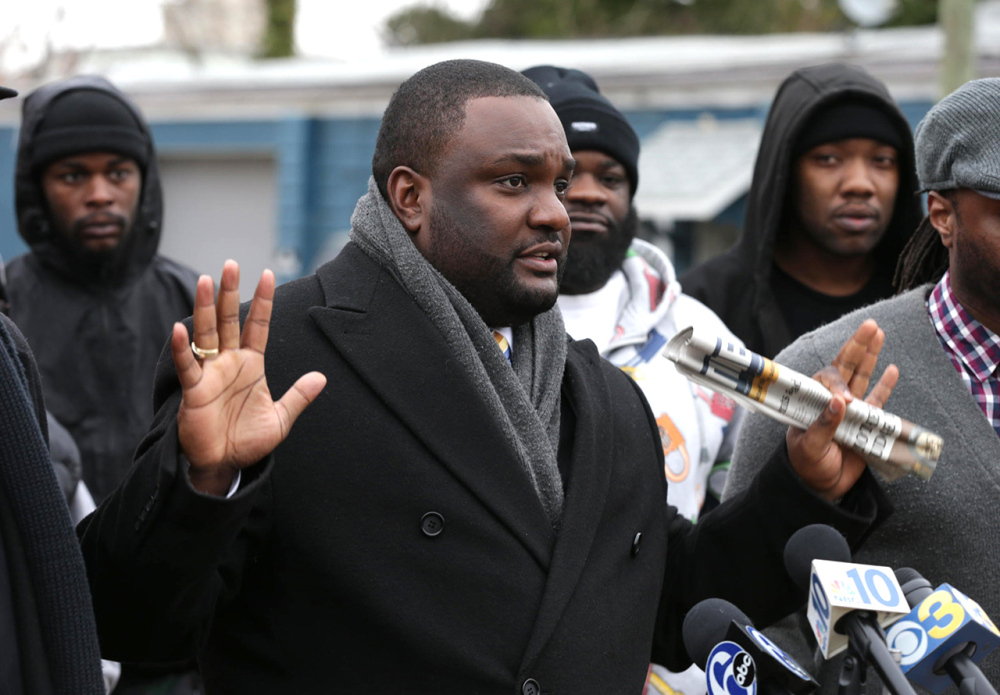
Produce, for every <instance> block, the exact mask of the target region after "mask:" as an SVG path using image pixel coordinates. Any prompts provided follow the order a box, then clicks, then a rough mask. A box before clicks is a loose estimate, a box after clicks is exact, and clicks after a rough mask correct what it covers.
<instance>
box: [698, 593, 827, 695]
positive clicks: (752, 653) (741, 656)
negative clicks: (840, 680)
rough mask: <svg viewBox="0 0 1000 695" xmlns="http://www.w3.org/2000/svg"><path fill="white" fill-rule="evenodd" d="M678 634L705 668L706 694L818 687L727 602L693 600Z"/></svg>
mask: <svg viewBox="0 0 1000 695" xmlns="http://www.w3.org/2000/svg"><path fill="white" fill-rule="evenodd" d="M683 637H684V647H685V649H687V652H688V656H690V657H691V660H692V661H694V663H695V664H697V665H698V666H699V667H700V668H701V669H702V670H703V671H705V679H706V682H707V684H708V692H709V694H710V695H744V694H748V695H752V694H753V693H754V692H757V693H761V694H762V695H788V694H789V693H791V694H792V695H807V694H808V693H810V692H812V691H813V690H815V689H816V688H818V687H819V683H817V682H816V681H815V680H814V679H813V677H812V676H810V675H809V674H808V673H807V672H806V671H805V670H804V669H803V668H802V667H801V666H799V665H798V663H796V662H795V660H794V659H792V657H790V656H789V655H788V654H786V653H785V652H784V651H783V650H782V649H781V648H780V647H779V646H778V645H776V644H775V643H774V642H772V641H771V640H769V639H768V638H767V637H766V636H764V634H763V633H761V632H759V631H758V630H757V629H756V628H754V626H753V623H752V622H751V621H750V619H749V618H748V617H747V616H746V615H744V614H743V612H742V611H741V610H740V609H739V608H737V607H736V606H734V605H733V604H731V603H729V602H728V601H724V600H722V599H718V598H710V599H706V600H704V601H701V602H700V603H698V604H697V605H695V606H694V608H692V609H691V610H690V611H689V612H688V614H687V615H686V616H685V617H684V626H683Z"/></svg>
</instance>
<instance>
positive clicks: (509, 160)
mask: <svg viewBox="0 0 1000 695" xmlns="http://www.w3.org/2000/svg"><path fill="white" fill-rule="evenodd" d="M544 163H545V157H544V156H543V155H540V154H534V153H529V152H509V153H507V154H504V155H501V156H500V157H497V158H496V159H494V160H493V161H492V162H490V166H501V165H504V164H520V165H521V166H525V167H537V166H541V165H543V164H544ZM562 168H563V169H564V170H568V171H572V170H573V169H575V168H576V160H575V159H573V158H572V157H566V158H564V159H563V161H562Z"/></svg>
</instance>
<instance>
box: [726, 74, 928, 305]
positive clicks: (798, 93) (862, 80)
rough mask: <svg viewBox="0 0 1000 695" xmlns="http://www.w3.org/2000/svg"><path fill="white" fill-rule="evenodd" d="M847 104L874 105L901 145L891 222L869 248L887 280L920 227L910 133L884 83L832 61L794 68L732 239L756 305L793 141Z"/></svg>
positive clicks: (782, 206)
mask: <svg viewBox="0 0 1000 695" xmlns="http://www.w3.org/2000/svg"><path fill="white" fill-rule="evenodd" d="M848 99H850V100H852V101H854V100H857V101H866V102H869V103H871V105H873V106H875V107H877V108H879V109H880V110H881V111H882V112H883V113H884V114H885V115H886V116H887V117H888V118H889V120H890V122H891V123H892V124H893V125H894V126H895V128H896V130H897V131H898V133H899V141H900V142H901V143H902V146H901V147H899V148H898V157H899V160H898V161H899V188H898V191H897V193H896V204H895V207H894V209H893V214H892V221H891V222H890V224H889V228H888V229H887V230H886V232H885V236H883V237H882V240H881V241H880V242H879V245H878V247H876V250H875V253H876V257H877V258H878V260H879V265H880V271H881V272H884V273H885V274H886V275H887V276H888V277H890V278H891V277H892V276H893V274H894V271H895V267H896V261H897V260H898V258H899V254H900V252H901V251H902V250H903V246H905V245H906V242H907V241H908V240H909V238H910V236H912V234H913V232H914V230H915V229H916V228H917V224H918V223H919V222H920V218H921V215H922V212H921V208H920V199H919V197H918V196H917V190H918V189H919V188H920V186H919V183H918V181H917V174H916V167H915V164H914V159H913V134H912V132H911V131H910V125H909V123H907V121H906V118H904V117H903V114H902V112H901V111H900V110H899V107H898V106H897V105H896V103H895V102H894V101H893V99H892V97H891V96H890V95H889V92H888V90H887V89H886V88H885V85H883V84H882V83H881V82H880V81H879V80H877V79H876V78H875V77H873V76H872V75H871V74H869V73H868V72H867V71H866V70H864V69H863V68H860V67H858V66H855V65H845V64H841V63H833V64H828V65H819V66H815V67H809V68H802V69H801V70H796V71H795V72H793V73H792V74H791V75H789V77H788V78H786V79H785V81H784V82H783V83H782V85H781V87H780V89H779V90H778V93H777V94H776V95H775V97H774V102H773V103H772V104H771V109H770V111H769V112H768V116H767V122H766V123H765V124H764V133H763V135H762V137H761V143H760V148H759V149H758V151H757V162H756V164H755V165H754V172H753V184H752V185H751V186H750V192H749V194H748V197H747V211H746V218H745V220H744V224H743V233H742V235H741V237H740V240H739V241H738V242H737V249H738V250H739V254H740V255H741V257H743V258H744V259H746V261H747V262H748V263H750V264H751V267H752V268H753V275H754V288H755V290H756V292H757V296H756V297H755V301H754V304H755V306H757V307H759V306H760V302H761V301H762V300H763V299H764V298H763V297H761V296H760V292H761V289H762V288H767V287H768V286H769V279H770V276H771V267H772V262H773V260H772V259H773V256H774V244H775V239H776V237H777V235H778V232H779V229H780V228H781V225H782V223H783V222H784V221H785V220H784V212H785V210H786V207H787V197H788V195H789V182H790V181H791V172H792V165H793V164H794V162H793V160H792V154H793V150H794V148H795V144H796V142H797V141H798V139H799V135H800V134H801V131H802V128H803V126H804V125H805V124H806V122H807V121H808V120H809V118H810V117H811V116H812V115H813V114H815V113H816V112H818V111H821V110H823V109H825V108H827V107H828V106H829V105H831V104H833V103H838V102H842V101H845V100H848Z"/></svg>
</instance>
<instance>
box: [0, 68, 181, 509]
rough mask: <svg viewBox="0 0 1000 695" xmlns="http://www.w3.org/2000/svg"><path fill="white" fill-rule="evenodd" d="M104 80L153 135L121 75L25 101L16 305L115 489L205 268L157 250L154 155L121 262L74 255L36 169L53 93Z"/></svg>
mask: <svg viewBox="0 0 1000 695" xmlns="http://www.w3.org/2000/svg"><path fill="white" fill-rule="evenodd" d="M74 89H97V90H103V91H106V92H108V93H110V94H112V95H113V96H115V97H116V98H119V99H121V100H122V101H123V102H124V103H125V104H126V105H127V106H128V107H129V108H130V109H132V110H133V111H134V112H135V114H136V118H137V120H138V121H139V122H140V123H143V128H144V131H145V134H146V137H147V139H148V142H149V148H150V151H151V153H152V149H153V140H152V135H151V134H150V133H149V130H148V128H147V127H146V126H145V121H144V120H143V119H142V116H141V114H140V113H139V111H138V110H137V109H136V107H135V106H134V105H132V104H131V103H130V102H129V101H128V100H127V99H126V98H125V97H124V96H123V95H121V93H120V92H118V91H117V90H115V89H114V87H112V86H111V84H110V83H108V82H106V81H105V80H103V79H101V78H96V77H76V78H73V79H70V80H67V81H64V82H60V83H57V84H53V85H48V86H46V87H42V88H41V89H39V90H37V91H35V92H34V93H33V94H31V95H29V96H28V97H27V99H26V100H25V102H24V118H23V121H22V124H21V138H20V143H19V146H18V154H17V172H16V179H15V195H16V205H17V223H18V232H19V233H20V235H21V237H22V238H23V239H24V241H25V242H26V243H27V244H28V246H30V247H31V251H30V252H29V253H28V254H26V255H24V256H21V257H19V258H15V259H14V260H12V261H11V262H10V264H9V265H8V267H7V282H8V287H7V290H8V295H9V301H10V317H11V318H12V319H13V320H14V323H16V324H17V326H18V328H20V329H21V332H22V333H23V334H24V336H25V337H26V338H27V339H28V343H29V344H30V345H31V347H32V350H33V351H34V354H35V357H36V359H37V361H38V368H39V371H40V372H41V376H42V385H43V389H44V393H45V402H46V405H47V406H48V408H49V410H50V411H51V413H52V414H53V415H54V416H55V418H56V419H57V420H59V422H61V423H62V424H63V425H64V426H65V427H66V428H67V429H68V430H69V432H70V434H71V435H72V436H73V439H75V440H76V443H77V446H78V447H79V448H80V453H81V455H82V459H83V478H84V480H85V481H86V482H87V485H88V487H89V488H90V490H91V492H92V493H93V494H94V497H95V498H96V499H97V500H98V501H100V500H101V499H103V498H104V497H106V496H107V495H108V494H109V493H110V492H111V491H112V490H113V489H114V488H115V486H116V485H117V484H118V482H119V481H120V480H121V479H122V478H123V477H124V476H125V473H126V471H128V469H129V467H130V465H131V462H132V454H133V453H134V451H135V448H136V446H137V445H138V443H139V440H140V439H141V438H142V436H143V435H144V434H145V433H146V430H147V429H148V427H149V423H150V420H151V419H152V415H153V405H152V389H153V373H154V370H155V367H156V363H157V360H158V358H159V355H160V352H161V350H162V349H163V346H164V345H165V343H166V341H167V339H168V338H169V335H170V330H171V326H172V325H173V323H174V322H175V321H179V320H181V319H183V318H185V317H186V316H189V315H190V314H191V313H192V309H193V307H194V290H195V284H196V282H197V276H196V274H195V273H194V271H192V270H190V269H188V268H185V267H183V266H181V265H179V264H177V263H175V262H173V261H170V260H167V259H166V258H163V257H162V256H158V255H157V254H156V250H157V247H158V246H159V242H160V234H161V232H162V218H163V199H162V192H161V187H160V175H159V170H158V167H157V164H156V159H155V157H154V156H150V158H149V165H148V166H147V167H146V169H145V171H144V172H143V182H142V183H143V185H142V193H141V198H140V201H139V206H138V211H137V213H136V218H135V221H134V223H133V226H132V229H131V230H130V231H129V232H128V233H127V234H126V235H125V238H124V239H123V241H122V242H121V243H122V246H121V247H120V252H119V253H118V255H117V258H116V260H115V261H114V262H112V263H109V264H106V265H103V266H101V267H100V268H99V270H97V269H95V268H94V267H85V266H82V265H81V264H79V263H76V262H74V259H73V257H72V256H71V255H70V254H69V253H67V252H66V251H64V249H63V247H62V244H61V243H60V241H59V240H58V239H57V238H56V237H55V235H54V233H53V231H52V225H51V223H50V221H49V219H48V214H47V208H46V203H45V200H44V193H43V191H42V189H41V186H40V183H39V181H38V178H37V176H36V175H35V174H34V172H32V170H31V160H32V156H31V155H32V147H33V142H34V139H35V134H36V133H37V131H38V126H39V124H40V122H41V121H42V119H44V117H45V113H46V109H47V107H48V105H49V104H50V103H51V102H52V100H53V99H54V98H55V97H56V96H58V95H59V94H62V93H64V92H66V91H68V90H74Z"/></svg>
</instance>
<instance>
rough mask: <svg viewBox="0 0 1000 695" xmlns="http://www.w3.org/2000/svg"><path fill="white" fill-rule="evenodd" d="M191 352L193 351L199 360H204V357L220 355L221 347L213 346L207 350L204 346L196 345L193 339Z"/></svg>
mask: <svg viewBox="0 0 1000 695" xmlns="http://www.w3.org/2000/svg"><path fill="white" fill-rule="evenodd" d="M191 352H193V353H194V356H195V357H197V358H198V359H199V360H204V359H207V358H209V357H216V356H218V354H219V348H213V349H211V350H206V349H204V348H200V347H198V346H197V345H195V344H194V341H193V340H192V341H191Z"/></svg>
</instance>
